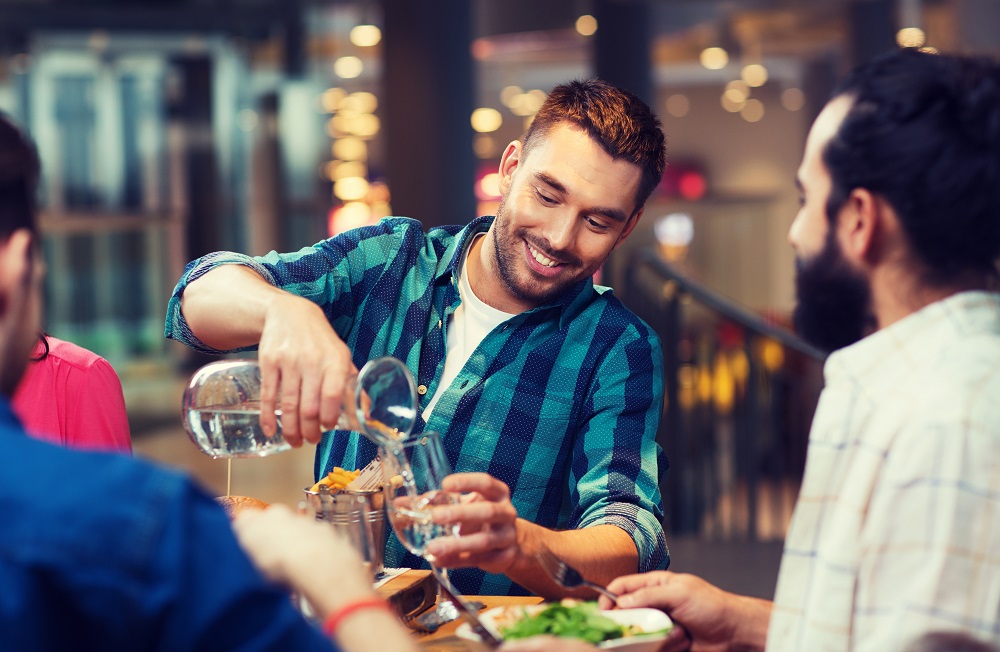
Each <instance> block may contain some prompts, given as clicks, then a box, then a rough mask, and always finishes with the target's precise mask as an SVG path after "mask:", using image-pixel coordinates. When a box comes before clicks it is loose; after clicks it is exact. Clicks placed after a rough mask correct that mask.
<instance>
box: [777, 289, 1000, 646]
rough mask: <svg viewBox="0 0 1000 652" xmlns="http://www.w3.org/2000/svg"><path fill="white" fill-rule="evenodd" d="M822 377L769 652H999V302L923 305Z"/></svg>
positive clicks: (842, 354)
mask: <svg viewBox="0 0 1000 652" xmlns="http://www.w3.org/2000/svg"><path fill="white" fill-rule="evenodd" d="M824 371H825V375H826V387H825V389H824V390H823V395H822V397H821V399H820V404H819V407H818V408H817V411H816V417H815V420H814V423H813V427H812V431H811V433H810V435H809V453H808V458H807V462H806V471H805V477H804V478H803V482H802V490H801V492H800V494H799V499H798V503H797V504H796V507H795V515H794V516H793V518H792V522H791V524H790V526H789V530H788V537H787V539H786V540H785V551H784V556H783V557H782V560H781V572H780V573H779V576H778V587H777V592H776V594H775V604H774V610H773V612H772V616H771V622H770V626H769V628H768V640H767V649H768V651H769V652H772V651H775V650H816V651H824V650H830V651H833V650H836V651H838V652H839V651H842V650H862V651H871V652H886V651H889V650H901V649H904V648H905V647H906V646H907V645H909V644H910V643H911V642H912V641H913V640H914V639H916V638H917V637H919V636H920V635H921V634H923V633H926V632H930V631H935V630H960V631H966V632H968V633H970V634H973V635H974V636H976V637H979V638H983V639H986V640H992V641H993V642H994V643H1000V295H996V294H989V293H986V292H965V293H961V294H957V295H954V296H951V297H949V298H947V299H945V300H943V301H938V302H937V303H934V304H931V305H930V306H927V307H926V308H924V309H922V310H920V311H918V312H916V313H914V314H912V315H910V316H908V317H906V318H905V319H902V320H900V321H898V322H896V323H894V324H892V325H890V326H888V327H887V328H884V329H882V330H880V331H878V332H876V333H874V334H872V335H871V336H869V337H866V338H865V339H863V340H862V341H860V342H858V343H857V344H854V345H852V346H850V347H848V348H846V349H843V350H841V351H838V352H836V353H834V354H833V355H831V356H830V357H829V358H828V360H827V363H826V367H825V370H824Z"/></svg>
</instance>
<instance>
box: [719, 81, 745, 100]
mask: <svg viewBox="0 0 1000 652" xmlns="http://www.w3.org/2000/svg"><path fill="white" fill-rule="evenodd" d="M723 95H725V96H726V97H728V98H729V99H730V101H732V102H734V103H736V104H739V105H741V106H742V104H743V103H744V102H746V101H747V98H748V97H750V87H749V86H747V85H746V84H745V83H743V81H742V80H740V79H734V80H733V81H731V82H729V83H728V84H726V90H725V91H723Z"/></svg>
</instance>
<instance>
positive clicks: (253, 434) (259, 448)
mask: <svg viewBox="0 0 1000 652" xmlns="http://www.w3.org/2000/svg"><path fill="white" fill-rule="evenodd" d="M276 414H277V415H278V431H277V433H275V435H274V436H273V437H268V436H267V435H265V434H264V430H263V428H261V426H260V402H259V401H247V402H246V403H242V404H239V405H227V406H225V407H212V406H206V407H203V408H200V409H193V410H190V411H189V412H188V413H187V419H188V428H189V431H190V432H191V434H193V435H194V436H195V438H196V439H197V442H198V446H199V448H201V449H202V450H203V451H205V452H207V453H208V454H209V455H211V456H212V457H216V458H218V457H264V456H265V455H272V454H274V453H278V452H281V451H285V450H288V449H289V448H291V446H289V445H288V442H286V441H285V438H284V437H283V436H282V433H281V415H280V411H279V412H277V413H276Z"/></svg>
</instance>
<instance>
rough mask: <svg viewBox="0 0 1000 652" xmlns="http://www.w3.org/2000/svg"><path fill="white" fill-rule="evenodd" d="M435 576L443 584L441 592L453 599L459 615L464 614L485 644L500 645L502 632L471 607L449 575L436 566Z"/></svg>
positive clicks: (490, 645)
mask: <svg viewBox="0 0 1000 652" xmlns="http://www.w3.org/2000/svg"><path fill="white" fill-rule="evenodd" d="M434 577H435V578H437V581H438V583H439V584H440V585H441V593H442V594H443V595H444V597H446V598H448V599H449V600H451V602H452V604H454V605H455V608H456V609H458V613H459V615H461V616H462V618H463V619H464V620H465V622H467V623H469V627H471V628H472V631H473V632H475V633H476V635H477V636H479V638H480V639H481V640H482V642H483V645H485V646H487V647H490V648H495V647H499V646H500V644H501V643H503V637H502V636H500V633H499V632H497V631H496V630H495V629H493V627H491V626H490V625H489V624H488V623H487V622H486V621H484V620H483V619H481V618H480V617H479V614H478V613H477V612H476V610H474V609H473V608H472V607H470V606H469V603H468V602H466V601H465V598H463V597H462V595H461V594H460V593H459V592H458V591H456V590H455V587H454V586H453V585H452V583H451V581H450V580H449V579H448V576H447V575H445V574H444V573H442V572H441V570H440V569H439V568H437V567H436V566H435V567H434Z"/></svg>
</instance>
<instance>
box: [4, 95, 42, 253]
mask: <svg viewBox="0 0 1000 652" xmlns="http://www.w3.org/2000/svg"><path fill="white" fill-rule="evenodd" d="M38 173H39V163H38V154H37V153H36V151H35V147H34V146H33V145H32V144H31V141H30V140H28V138H27V136H25V135H24V133H23V132H22V131H21V130H20V129H18V128H17V127H15V126H14V123H13V122H11V121H10V119H9V118H7V116H6V115H4V114H3V113H0V240H6V239H7V238H9V237H10V235H11V234H12V233H14V231H17V230H18V229H29V230H30V231H31V232H33V233H34V231H35V209H36V205H35V204H36V201H35V199H36V195H35V192H36V190H37V184H38Z"/></svg>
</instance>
